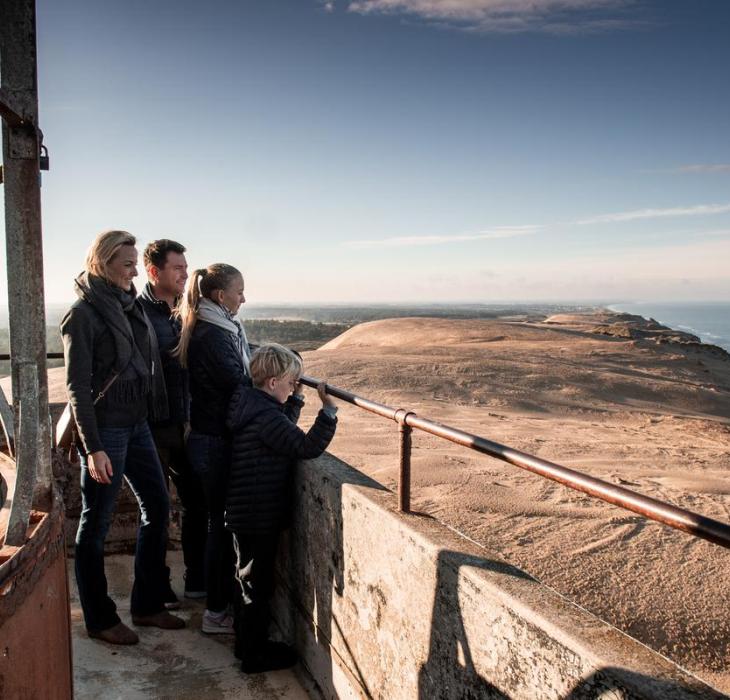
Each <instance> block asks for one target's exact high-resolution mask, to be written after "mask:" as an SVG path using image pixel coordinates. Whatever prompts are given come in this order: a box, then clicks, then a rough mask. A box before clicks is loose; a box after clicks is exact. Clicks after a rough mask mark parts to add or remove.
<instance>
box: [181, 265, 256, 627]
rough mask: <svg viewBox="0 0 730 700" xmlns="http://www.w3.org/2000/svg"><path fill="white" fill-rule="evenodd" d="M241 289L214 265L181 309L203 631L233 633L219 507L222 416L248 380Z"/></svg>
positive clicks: (225, 438)
mask: <svg viewBox="0 0 730 700" xmlns="http://www.w3.org/2000/svg"><path fill="white" fill-rule="evenodd" d="M243 288H244V285H243V276H242V275H241V273H240V272H239V271H238V270H237V269H236V268H235V267H233V266H231V265H226V264H224V263H216V264H214V265H210V266H208V267H207V268H205V269H200V270H195V271H194V272H193V274H192V275H191V277H190V279H189V280H188V286H187V292H186V294H185V297H184V299H183V302H182V304H181V305H180V309H179V313H180V317H181V319H182V324H183V325H182V332H181V334H180V343H179V345H178V348H177V353H178V356H179V358H180V363H181V364H182V366H183V367H186V368H187V370H188V376H189V379H190V434H189V435H188V441H187V449H188V457H189V459H190V463H191V464H192V465H193V469H194V470H195V471H196V472H197V473H198V474H199V476H200V479H201V481H202V483H203V493H204V495H205V504H206V507H207V509H208V539H207V543H206V551H205V585H206V593H207V600H206V610H205V612H204V614H203V623H202V631H203V632H205V633H207V634H233V617H232V616H231V615H230V613H229V606H230V605H231V603H232V600H233V585H234V577H233V573H234V556H233V542H232V539H231V534H230V532H227V531H226V529H225V525H224V520H223V511H224V508H225V500H226V492H227V488H228V475H229V471H230V461H231V441H230V435H229V434H228V432H227V429H226V413H227V410H228V404H229V402H230V400H231V395H232V394H233V390H234V389H235V388H236V387H237V386H238V385H239V384H241V383H242V382H244V383H249V384H250V381H251V380H250V378H249V374H250V373H249V362H250V356H251V351H250V348H249V345H248V341H247V339H246V334H245V332H244V330H243V326H242V325H241V322H240V321H239V320H238V319H237V318H236V314H237V313H238V310H239V309H240V308H241V304H243V303H244V302H245V297H244V294H243Z"/></svg>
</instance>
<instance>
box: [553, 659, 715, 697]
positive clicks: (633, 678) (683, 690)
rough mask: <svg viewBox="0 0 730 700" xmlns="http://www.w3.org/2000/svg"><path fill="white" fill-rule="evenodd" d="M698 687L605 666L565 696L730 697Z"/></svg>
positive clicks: (705, 687) (704, 687)
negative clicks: (694, 687)
mask: <svg viewBox="0 0 730 700" xmlns="http://www.w3.org/2000/svg"><path fill="white" fill-rule="evenodd" d="M700 685H701V684H700V683H698V684H697V688H696V689H692V688H688V687H687V686H686V685H683V684H680V683H676V682H674V681H672V680H668V679H665V678H654V677H652V676H647V675H645V674H643V673H636V672H635V671H630V670H629V669H627V668H617V667H614V666H606V667H604V668H600V669H598V670H597V671H595V672H594V673H592V674H591V675H590V676H588V677H587V678H584V679H583V680H581V681H580V682H579V683H578V684H577V685H576V686H575V688H573V690H571V691H570V692H569V693H568V694H567V695H566V696H565V698H564V700H614V699H615V700H624V698H640V699H641V700H650V699H651V700H654V699H656V700H673V698H676V699H677V700H688V699H689V698H696V699H697V700H728V696H727V695H725V694H724V693H720V692H719V691H713V690H712V689H710V688H708V687H707V686H702V687H700Z"/></svg>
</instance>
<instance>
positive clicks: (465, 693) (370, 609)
mask: <svg viewBox="0 0 730 700" xmlns="http://www.w3.org/2000/svg"><path fill="white" fill-rule="evenodd" d="M296 494H297V499H296V510H295V516H294V521H293V526H292V530H291V533H290V536H289V539H288V541H287V542H285V546H284V550H283V556H282V561H281V564H282V570H283V571H284V572H285V573H284V574H282V576H283V577H284V578H286V579H287V581H288V583H287V587H288V591H286V590H285V591H284V592H283V593H282V594H281V595H280V596H279V598H278V600H277V606H276V611H277V612H276V614H277V617H278V619H279V622H280V624H281V626H282V628H283V629H284V630H285V631H286V634H287V635H289V636H291V637H293V638H296V639H297V644H298V646H299V649H300V652H301V653H302V655H303V658H304V660H305V663H306V665H307V667H308V668H309V670H310V672H311V673H312V675H313V677H314V678H315V680H316V681H317V682H318V684H319V686H320V688H321V690H322V692H323V694H324V695H325V696H326V697H328V698H347V697H375V698H424V699H425V698H429V699H430V698H514V699H517V698H524V699H525V700H528V699H529V700H542V699H548V698H550V699H552V698H570V699H571V700H578V699H582V698H603V699H604V700H607V699H608V698H611V699H612V700H613V699H615V700H619V699H623V698H642V699H647V698H661V699H662V700H670V699H673V698H677V699H680V698H681V699H682V700H688V699H689V698H693V699H695V700H697V699H699V698H705V699H708V698H720V697H725V696H723V695H721V694H720V693H718V692H716V691H714V690H712V689H711V688H709V687H708V686H706V685H704V684H703V683H701V682H700V681H698V680H697V679H696V678H694V677H693V676H691V675H689V674H687V673H685V672H684V671H683V670H681V669H680V668H678V667H677V666H676V665H674V664H672V663H671V662H669V661H667V660H666V659H664V658H663V657H661V656H659V655H658V654H656V653H654V652H652V651H651V650H650V649H648V648H647V647H644V646H643V645H641V644H639V643H638V642H635V641H634V640H632V639H630V638H628V637H626V636H625V635H623V634H622V633H620V632H619V631H618V630H616V629H615V628H612V627H610V626H609V625H607V624H605V623H603V622H601V621H600V620H598V619H597V618H595V617H594V616H592V615H590V614H589V613H587V612H585V611H584V610H582V609H579V608H578V607H576V606H574V605H572V604H571V603H569V602H568V601H566V600H564V599H563V598H561V597H559V596H558V595H557V594H556V593H555V592H554V591H552V590H550V589H548V588H547V587H545V586H543V585H541V584H540V583H539V582H537V581H536V580H534V579H532V578H531V577H530V576H528V575H527V574H525V573H524V572H522V571H521V570H519V569H516V568H515V567H512V566H510V565H508V564H505V563H504V562H502V561H500V560H499V558H498V557H496V556H494V555H493V554H492V553H490V552H488V551H485V550H484V549H482V548H480V547H478V546H477V545H475V544H474V543H472V542H470V541H467V540H466V539H465V538H463V537H461V536H459V535H457V534H456V533H454V532H452V531H450V530H449V529H447V528H446V527H445V526H443V525H442V524H440V523H438V522H436V521H434V520H432V519H429V518H427V517H423V516H418V515H407V516H406V515H403V514H400V513H398V512H397V511H396V498H395V496H394V495H393V494H391V493H389V492H386V491H384V490H383V489H382V488H381V487H378V485H377V484H376V483H374V482H372V481H370V480H369V479H367V478H366V477H364V476H363V475H362V474H360V473H359V472H356V471H355V470H353V469H351V468H349V467H348V466H347V465H345V464H343V463H342V462H340V461H339V460H337V459H335V458H333V457H331V456H325V457H323V458H321V459H319V460H316V461H314V462H308V463H307V462H305V463H302V464H301V465H300V467H299V469H298V474H297V481H296ZM596 575H600V572H597V573H596ZM287 596H288V597H287Z"/></svg>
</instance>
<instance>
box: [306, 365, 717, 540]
mask: <svg viewBox="0 0 730 700" xmlns="http://www.w3.org/2000/svg"><path fill="white" fill-rule="evenodd" d="M301 381H302V383H303V384H306V385H307V386H310V387H316V386H317V384H319V383H320V381H321V380H319V379H315V378H313V377H302V379H301ZM327 393H328V394H331V395H332V396H335V397H337V398H338V399H341V400H342V401H346V402H347V403H349V404H352V405H353V406H357V407H358V408H362V409H364V410H366V411H370V412H371V413H375V414H376V415H378V416H382V417H383V418H388V419H389V420H392V421H395V422H396V423H398V432H399V435H400V470H399V477H398V502H399V505H400V509H401V511H403V512H406V513H407V512H410V509H411V433H412V430H413V428H416V429H418V430H421V431H423V432H424V433H429V434H430V435H435V436H436V437H440V438H443V439H444V440H448V441H450V442H454V443H456V444H457V445H463V446H464V447H468V448H470V449H472V450H475V451H476V452H481V453H482V454H486V455H489V456H490V457H496V458H497V459H500V460H502V461H503V462H508V463H509V464H513V465H514V466H516V467H520V468H521V469H526V470H527V471H530V472H532V473H533V474H538V475H539V476H542V477H544V478H546V479H551V480H552V481H557V482H558V483H560V484H563V485H564V486H567V487H568V488H571V489H574V490H576V491H580V492H582V493H585V494H587V495H589V496H592V497H593V498H598V499H600V500H602V501H606V502H607V503H611V504H613V505H615V506H619V507H620V508H624V509H626V510H630V511H633V512H634V513H638V514H639V515H641V516H643V517H645V518H648V519H650V520H656V521H657V522H660V523H663V524H664V525H668V526H669V527H673V528H675V529H676V530H682V531H683V532H686V533H689V534H690V535H694V536H695V537H700V538H702V539H704V540H708V541H709V542H712V543H714V544H719V545H720V546H722V547H727V548H728V549H730V525H728V524H727V523H723V522H720V521H719V520H714V519H713V518H708V517H707V516H704V515H700V514H699V513H694V512H692V511H690V510H686V509H684V508H679V507H677V506H673V505H671V504H670V503H665V502H664V501H660V500H658V499H656V498H651V497H649V496H644V495H642V494H640V493H636V491H632V490H631V489H626V488H623V487H622V486H616V485H615V484H611V483H609V482H608V481H603V480H602V479H597V478H595V477H592V476H589V475H588V474H584V473H582V472H579V471H577V470H575V469H569V468H568V467H563V466H561V465H559V464H555V463H554V462H548V461H547V460H545V459H541V458H540V457H536V456H534V455H531V454H527V453H526V452H520V451H519V450H515V449H512V448H511V447H507V446H506V445H501V444H499V443H498V442H493V441H492V440H487V439H486V438H483V437H480V436H478V435H472V434H471V433H467V432H465V431H463V430H459V429H458V428H452V427H451V426H448V425H442V424H440V423H436V422H435V421H432V420H428V419H427V418H420V417H419V416H417V415H416V414H415V413H413V412H412V411H408V410H406V409H403V408H398V409H396V408H392V407H390V406H386V405H385V404H382V403H378V402H376V401H371V400H370V399H366V398H363V397H362V396H358V395H357V394H353V393H351V392H349V391H345V390H344V389H340V388H339V387H336V386H331V385H329V384H328V385H327Z"/></svg>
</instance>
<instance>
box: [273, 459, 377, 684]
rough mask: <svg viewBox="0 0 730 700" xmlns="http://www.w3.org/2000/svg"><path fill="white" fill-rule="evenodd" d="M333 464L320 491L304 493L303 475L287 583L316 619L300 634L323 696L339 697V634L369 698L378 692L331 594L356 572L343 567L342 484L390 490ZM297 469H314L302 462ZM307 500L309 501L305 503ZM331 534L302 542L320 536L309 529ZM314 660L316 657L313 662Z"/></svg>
mask: <svg viewBox="0 0 730 700" xmlns="http://www.w3.org/2000/svg"><path fill="white" fill-rule="evenodd" d="M329 466H330V467H331V468H333V469H335V470H336V474H335V475H333V478H331V477H329V476H323V477H322V478H321V479H320V480H318V490H313V491H312V492H311V493H306V491H307V489H308V488H309V487H308V485H307V480H306V479H302V480H300V481H299V482H298V483H299V484H300V485H301V489H302V493H301V494H298V497H297V498H295V500H294V502H295V504H296V508H297V512H296V513H295V516H294V522H296V523H297V527H298V532H296V533H288V535H287V539H288V542H287V543H286V545H285V546H287V550H288V552H287V558H288V561H289V566H288V571H287V572H286V573H285V578H287V579H288V581H289V588H290V590H291V591H295V592H296V595H295V596H293V598H295V599H296V605H297V606H298V607H299V608H300V613H301V614H302V618H301V619H303V620H310V621H313V624H312V625H311V626H310V627H309V629H308V630H307V633H306V635H305V638H304V639H303V638H302V636H301V635H299V640H298V641H299V643H300V644H301V643H302V642H304V645H305V647H306V646H309V648H308V649H307V651H306V653H305V654H306V657H307V659H308V660H310V661H312V662H314V663H315V664H316V670H315V669H310V670H312V671H313V675H314V676H315V678H316V682H317V685H318V686H319V688H320V690H321V691H322V692H323V694H324V695H325V697H328V698H329V697H331V698H336V697H337V692H336V690H335V686H336V681H335V679H334V677H333V666H334V665H333V662H332V659H331V654H332V648H331V642H332V640H333V639H336V640H337V642H338V645H341V647H339V651H340V652H341V654H340V655H341V656H342V657H343V660H344V662H345V664H346V665H347V667H348V668H349V670H350V671H351V672H352V673H353V675H354V676H355V679H356V681H357V682H358V683H359V684H360V686H361V688H362V689H363V691H364V693H365V696H366V697H374V696H378V693H377V692H371V690H370V688H369V685H368V681H367V678H366V677H365V675H364V674H363V673H362V670H361V669H360V667H359V665H358V663H357V659H356V657H355V654H354V653H352V650H351V649H350V647H349V645H348V642H347V635H346V633H343V632H342V630H341V629H340V628H339V624H338V622H337V619H336V618H335V616H334V614H333V612H332V599H333V596H338V597H342V596H343V595H344V591H345V586H346V580H345V575H346V573H347V575H348V576H352V575H353V573H352V572H345V571H344V554H343V513H342V488H343V487H346V486H348V485H355V486H366V487H368V488H370V489H376V490H379V491H384V492H387V491H388V489H387V488H385V487H384V486H383V485H382V484H379V483H378V482H377V481H375V480H373V479H371V478H370V477H368V476H365V475H364V474H362V473H360V472H357V471H355V470H353V469H351V468H349V467H347V466H345V465H344V464H341V463H339V462H338V461H337V460H332V462H331V463H330V464H329ZM298 468H299V469H309V468H316V467H313V466H312V467H310V466H308V464H307V462H302V463H300V465H299V466H298ZM303 504H306V505H304V506H303ZM322 532H326V533H327V536H328V537H327V540H326V541H327V547H326V549H324V550H322V551H316V550H314V549H313V548H312V547H309V546H302V538H303V539H305V540H307V541H308V542H313V541H316V539H317V537H309V536H308V533H320V534H321V533H322ZM315 660H318V662H317V661H315Z"/></svg>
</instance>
